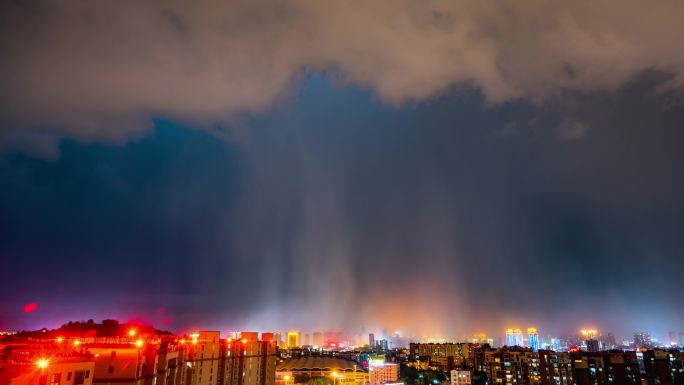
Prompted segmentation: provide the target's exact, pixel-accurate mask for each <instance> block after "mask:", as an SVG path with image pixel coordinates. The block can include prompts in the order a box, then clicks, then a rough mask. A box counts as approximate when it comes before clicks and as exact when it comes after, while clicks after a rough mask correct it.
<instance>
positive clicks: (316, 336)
mask: <svg viewBox="0 0 684 385" xmlns="http://www.w3.org/2000/svg"><path fill="white" fill-rule="evenodd" d="M312 342H313V346H315V347H317V348H322V347H323V333H321V332H314V333H313V341H312Z"/></svg>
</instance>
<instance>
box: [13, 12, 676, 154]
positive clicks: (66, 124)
mask: <svg viewBox="0 0 684 385" xmlns="http://www.w3.org/2000/svg"><path fill="white" fill-rule="evenodd" d="M683 14H684V4H683V3H682V2H681V1H678V0H672V1H667V0H666V1H660V2H658V3H657V4H656V5H653V4H646V3H644V2H642V1H636V0H630V1H624V0H620V1H602V2H596V1H576V2H563V3H549V2H545V1H532V0H526V1H516V2H514V3H500V2H496V3H494V2H482V1H459V2H441V1H431V2H420V3H417V2H412V1H374V2H371V3H368V2H348V1H326V2H320V1H267V2H259V3H254V2H252V1H230V2H221V1H216V2H213V1H208V2H187V1H167V2H163V3H159V2H140V1H98V2H92V1H69V2H32V1H7V2H3V4H2V10H1V11H0V15H1V16H0V28H2V30H1V31H0V36H2V37H1V38H0V56H2V58H3V60H2V62H1V63H0V76H1V78H0V82H1V84H2V87H1V89H2V91H0V92H1V93H0V101H1V103H0V105H1V106H2V107H1V108H2V109H1V110H0V118H1V119H2V121H3V125H2V127H3V129H2V133H0V135H2V144H3V145H4V147H8V146H12V147H15V148H16V147H19V148H22V147H23V149H25V150H33V151H42V152H43V153H44V154H45V155H47V156H54V155H55V150H54V148H55V146H56V144H57V143H58V142H57V140H56V138H58V137H70V138H76V139H79V140H83V141H88V142H90V141H115V142H123V141H126V140H128V139H130V138H136V137H140V136H142V135H146V134H148V133H150V132H151V130H152V124H151V120H150V118H151V117H152V116H160V115H161V116H166V117H170V118H173V119H175V120H182V121H186V122H190V123H192V124H194V125H199V126H204V127H211V126H213V125H215V124H223V123H225V122H226V121H228V120H229V119H230V118H231V117H233V116H234V115H235V114H236V113H243V112H246V113H258V112H262V111H264V110H265V109H266V108H268V107H270V106H272V105H273V103H274V102H275V101H277V100H279V99H281V98H283V97H287V96H288V95H289V88H290V87H291V86H292V84H293V82H296V79H297V78H298V77H300V76H301V73H302V71H303V70H304V68H313V69H316V70H331V71H335V72H336V73H337V74H338V76H339V78H340V80H341V81H343V82H349V83H353V84H356V85H360V86H362V87H367V88H369V89H371V90H372V91H373V93H374V94H375V95H376V96H377V97H379V98H380V99H381V100H382V101H385V102H389V103H396V104H401V103H405V102H407V101H411V100H425V99H427V98H430V97H432V96H434V95H438V94H440V93H443V92H445V91H446V90H449V89H450V87H452V86H453V85H456V84H470V85H472V86H474V87H476V88H478V89H480V90H481V91H482V92H483V93H484V95H485V96H486V98H487V100H488V101H489V102H494V103H496V102H502V101H506V100H511V99H515V98H529V99H532V100H536V101H539V100H545V99H547V98H548V97H550V96H553V95H557V94H559V93H560V92H562V91H563V90H567V89H579V90H587V91H591V90H615V89H616V88H618V87H619V86H621V85H622V84H624V83H625V82H626V81H627V80H629V79H631V78H632V77H633V76H635V75H636V74H639V73H640V72H642V71H644V70H650V69H654V70H658V71H664V72H669V73H672V74H674V77H672V78H671V80H670V81H669V82H668V83H667V84H664V87H666V88H671V87H675V88H678V87H681V85H682V81H683V80H682V79H684V77H682V73H684V54H683V53H682V52H683V51H682V49H681V42H680V39H679V36H681V35H682V33H683V32H684V31H682V30H681V28H682V27H681V25H682V24H681V22H680V20H681V15H683ZM563 127H565V128H564V129H562V132H561V134H560V135H562V136H563V135H565V136H570V137H574V136H576V135H578V134H579V133H580V132H581V131H582V129H583V128H584V126H578V125H568V126H563ZM27 129H28V130H31V131H32V132H31V133H26V132H25V131H26V130H27ZM39 135H42V137H38V136H39ZM35 141H38V144H34V143H27V142H35ZM50 144H52V147H50Z"/></svg>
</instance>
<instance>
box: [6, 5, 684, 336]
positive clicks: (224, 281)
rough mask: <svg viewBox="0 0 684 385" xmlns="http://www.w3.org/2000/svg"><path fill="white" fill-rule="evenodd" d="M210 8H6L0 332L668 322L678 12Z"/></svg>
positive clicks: (676, 212) (682, 177) (621, 328)
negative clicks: (90, 326) (116, 322)
mask: <svg viewBox="0 0 684 385" xmlns="http://www.w3.org/2000/svg"><path fill="white" fill-rule="evenodd" d="M228 3H229V4H220V3H219V4H209V3H206V4H204V5H197V4H194V3H193V4H190V3H188V2H168V3H165V6H164V7H161V6H155V5H153V4H150V3H147V4H140V3H136V2H133V3H125V2H117V1H112V2H108V1H104V2H97V3H92V2H78V1H74V2H69V3H65V4H58V3H39V2H31V1H28V2H25V1H15V2H6V3H5V4H3V5H1V6H0V57H2V58H3V59H2V60H0V84H2V86H1V87H0V149H1V152H0V256H1V258H2V265H1V267H0V329H35V328H39V327H43V326H48V327H55V326H58V325H59V324H61V323H63V322H66V321H69V320H82V319H89V318H94V319H96V320H100V319H103V318H117V319H120V320H122V321H127V320H140V321H144V322H147V323H153V324H155V325H157V326H159V327H160V328H164V329H170V330H174V331H179V332H180V331H187V330H190V329H195V328H202V329H207V328H215V329H220V330H242V329H257V330H274V329H275V330H285V329H287V328H298V329H303V330H310V331H313V330H346V331H350V332H353V333H368V332H380V331H382V330H386V331H394V330H401V331H402V332H405V333H410V334H417V335H444V336H467V335H470V334H472V333H473V332H476V331H485V332H489V333H491V334H494V335H496V336H499V335H500V334H502V330H503V329H504V328H505V327H510V326H518V327H521V328H522V327H527V326H530V325H535V326H537V327H538V328H539V329H540V330H541V333H542V334H543V335H546V334H547V333H555V334H569V333H573V332H576V331H577V330H578V329H580V328H581V327H585V326H594V327H597V328H599V329H601V330H602V331H606V332H608V331H612V332H614V333H616V334H617V335H618V337H622V336H628V335H630V334H631V332H632V331H635V330H647V331H650V332H652V333H654V334H655V336H656V337H658V338H660V339H661V340H664V339H665V338H664V337H665V334H666V333H667V332H668V331H670V330H673V331H681V332H684V255H683V254H684V167H683V166H684V151H682V148H683V146H684V104H683V101H684V97H683V95H684V93H683V92H682V90H683V84H684V50H682V49H681V36H682V34H684V31H682V30H683V29H684V27H682V23H681V22H680V20H681V16H682V15H684V3H682V2H681V1H672V2H667V1H664V2H662V3H658V5H657V6H655V7H648V9H642V8H643V7H640V6H639V4H640V3H639V2H632V1H619V2H618V1H608V2H602V3H600V4H594V3H589V2H586V3H585V2H582V1H580V2H576V4H575V3H573V4H553V5H551V4H547V3H545V2H538V1H521V2H516V3H515V5H513V4H507V5H502V4H499V3H497V6H494V5H483V4H482V2H467V1H465V2H462V3H457V4H448V3H447V4H444V3H439V2H437V3H429V4H425V5H424V4H417V3H414V2H383V1H380V2H373V3H372V4H366V5H362V4H361V3H354V2H330V3H326V5H322V3H321V2H306V1H303V2H298V1H295V2H263V3H261V2H260V3H259V4H253V3H250V2H244V3H242V2H228ZM677 30H679V31H680V33H677ZM32 303H35V304H37V305H38V306H37V308H35V309H30V310H31V311H28V312H27V311H25V310H27V309H24V306H25V305H26V304H32Z"/></svg>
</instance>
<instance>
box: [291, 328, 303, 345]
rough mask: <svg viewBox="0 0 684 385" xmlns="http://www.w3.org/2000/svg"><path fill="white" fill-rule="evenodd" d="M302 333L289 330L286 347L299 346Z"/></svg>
mask: <svg viewBox="0 0 684 385" xmlns="http://www.w3.org/2000/svg"><path fill="white" fill-rule="evenodd" d="M301 336H302V334H301V333H300V332H298V331H294V330H293V331H289V332H287V347H288V348H298V347H299V346H301V343H300V340H301Z"/></svg>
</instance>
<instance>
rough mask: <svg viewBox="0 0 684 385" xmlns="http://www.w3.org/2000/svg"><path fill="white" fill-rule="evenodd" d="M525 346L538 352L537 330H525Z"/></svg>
mask: <svg viewBox="0 0 684 385" xmlns="http://www.w3.org/2000/svg"><path fill="white" fill-rule="evenodd" d="M527 346H529V347H530V348H532V350H534V351H537V350H539V333H538V332H537V328H528V329H527Z"/></svg>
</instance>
